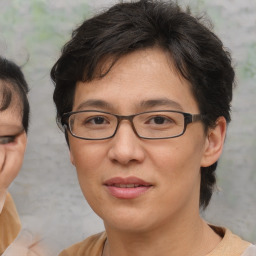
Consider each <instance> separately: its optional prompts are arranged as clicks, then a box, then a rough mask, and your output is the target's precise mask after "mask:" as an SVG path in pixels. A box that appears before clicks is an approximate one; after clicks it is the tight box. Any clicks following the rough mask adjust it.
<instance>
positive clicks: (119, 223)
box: [69, 48, 210, 231]
mask: <svg viewBox="0 0 256 256" xmlns="http://www.w3.org/2000/svg"><path fill="white" fill-rule="evenodd" d="M190 87H191V86H190V84H189V83H188V82H187V81H185V80H184V79H182V78H181V76H179V75H178V74H177V72H176V71H175V70H174V68H173V66H172V64H171V62H170V61H169V58H168V57H167V55H166V54H165V53H164V52H163V51H161V50H160V49H156V48H155V49H148V50H143V51H137V52H134V53H131V54H129V55H127V56H124V57H122V58H121V59H120V60H119V61H118V62H117V63H116V64H115V65H114V67H113V68H112V69H111V71H110V73H108V75H107V76H105V77H104V78H102V79H99V80H96V79H95V80H94V81H92V82H87V83H83V82H78V83H77V86H76V91H75V97H74V106H73V111H77V110H100V111H107V112H111V113H114V114H119V115H132V114H136V113H140V112H144V111H151V110H152V111H154V110H177V111H183V112H188V113H192V114H198V113H199V110H198V105H197V102H196V101H195V99H194V97H193V95H192V92H191V89H190ZM150 102H151V103H150ZM152 102H154V104H152ZM69 142H70V156H71V161H72V163H73V164H74V165H75V167H76V169H77V174H78V179H79V183H80V186H81V189H82V191H83V194H84V196H85V198H86V199H87V201H88V203H89V204H90V206H91V207H92V209H93V210H94V211H95V212H96V213H97V214H98V215H99V216H100V217H101V218H102V219H103V220H104V224H105V226H106V228H114V229H119V230H127V231H146V230H150V229H154V228H156V227H159V226H164V225H166V224H167V223H173V222H176V221H178V220H180V221H181V220H184V218H190V216H193V215H195V214H197V215H199V214H198V211H199V209H198V208H199V188H200V167H201V166H203V165H205V164H208V162H209V161H208V162H207V160H206V152H207V148H208V147H209V145H210V143H209V139H208V136H207V135H206V134H205V132H204V127H203V124H202V123H201V122H195V123H191V124H189V125H188V127H187V130H186V132H185V134H184V135H182V136H181V137H177V138H172V139H164V140H146V139H141V138H138V137H137V136H136V135H135V133H134V131H133V130H132V127H131V124H130V123H129V122H128V121H127V120H124V121H122V122H121V124H120V126H119V128H118V131H117V133H116V135H115V136H114V137H113V138H111V139H107V140H101V141H88V140H81V139H78V138H75V137H72V136H71V135H70V134H69ZM209 165H210V163H209ZM134 184H135V185H134ZM138 185H139V187H137V186H138Z"/></svg>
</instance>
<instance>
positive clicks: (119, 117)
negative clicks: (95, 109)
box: [112, 115, 141, 138]
mask: <svg viewBox="0 0 256 256" xmlns="http://www.w3.org/2000/svg"><path fill="white" fill-rule="evenodd" d="M135 116H136V115H130V116H119V115H115V117H116V118H117V125H116V129H115V132H114V134H113V136H112V137H114V136H115V135H116V133H117V131H118V128H119V126H120V123H121V121H123V120H127V121H129V122H130V124H131V127H132V130H133V132H134V133H135V135H136V136H137V137H139V138H141V137H140V135H139V134H138V132H137V130H136V128H135V126H134V123H133V119H134V117H135Z"/></svg>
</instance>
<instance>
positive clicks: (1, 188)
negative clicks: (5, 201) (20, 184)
mask: <svg viewBox="0 0 256 256" xmlns="http://www.w3.org/2000/svg"><path fill="white" fill-rule="evenodd" d="M26 141H27V139H26V133H25V131H24V129H23V126H22V116H21V113H20V109H19V107H18V106H15V104H11V105H10V107H9V108H7V109H6V110H4V111H1V112H0V194H2V195H3V194H4V192H5V191H6V189H7V188H8V186H9V185H10V184H11V182H12V181H13V180H14V178H15V177H16V176H17V174H18V172H19V170H20V168H21V166H22V162H23V157H24V152H25V148H26Z"/></svg>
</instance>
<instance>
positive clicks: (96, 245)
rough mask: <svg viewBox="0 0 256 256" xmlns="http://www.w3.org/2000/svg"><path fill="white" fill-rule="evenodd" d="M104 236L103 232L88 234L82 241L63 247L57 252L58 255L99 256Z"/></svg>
mask: <svg viewBox="0 0 256 256" xmlns="http://www.w3.org/2000/svg"><path fill="white" fill-rule="evenodd" d="M106 237H107V236H106V233H105V232H102V233H99V234H96V235H93V236H90V237H88V238H86V239H85V240H84V241H82V242H80V243H77V244H74V245H72V246H71V247H69V248H67V249H65V250H64V251H62V252H61V253H60V254H59V256H73V255H76V256H83V255H90V256H100V255H101V253H102V250H103V246H104V243H105V241H106Z"/></svg>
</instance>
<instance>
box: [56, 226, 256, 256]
mask: <svg viewBox="0 0 256 256" xmlns="http://www.w3.org/2000/svg"><path fill="white" fill-rule="evenodd" d="M212 228H213V229H214V230H215V231H216V232H217V233H218V234H220V235H221V236H223V239H222V241H221V242H220V243H219V244H218V246H217V247H216V248H215V249H214V250H213V251H212V252H211V253H209V254H207V255H206V256H220V255H221V256H241V255H242V254H243V252H244V251H245V250H246V249H247V248H248V247H249V246H250V245H251V244H250V243H249V242H246V241H244V240H242V239H241V238H240V237H238V236H236V235H234V234H232V233H231V231H230V230H228V229H224V228H220V227H213V226H212ZM106 239H107V235H106V232H103V233H99V234H96V235H93V236H90V237H88V238H87V239H85V240H84V241H82V242H80V243H77V244H74V245H72V246H71V247H69V248H68V249H66V250H64V251H62V252H61V253H60V255H59V256H101V255H102V250H103V246H104V243H105V241H106ZM252 255H254V254H252Z"/></svg>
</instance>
